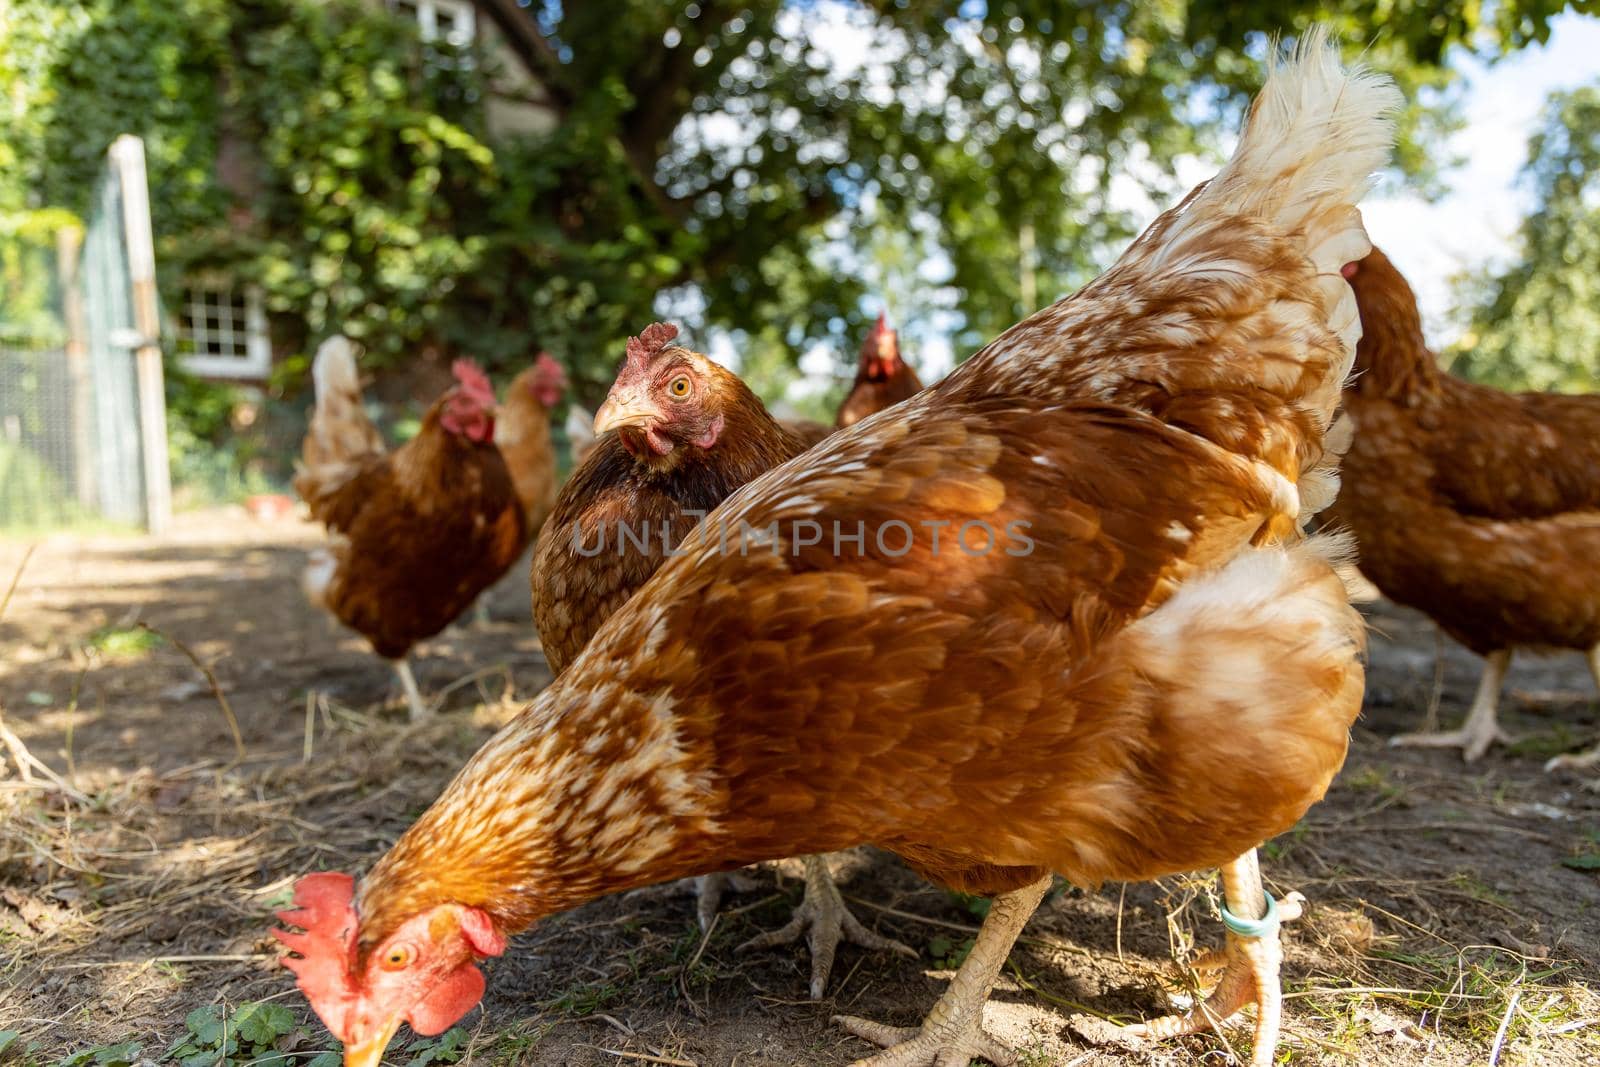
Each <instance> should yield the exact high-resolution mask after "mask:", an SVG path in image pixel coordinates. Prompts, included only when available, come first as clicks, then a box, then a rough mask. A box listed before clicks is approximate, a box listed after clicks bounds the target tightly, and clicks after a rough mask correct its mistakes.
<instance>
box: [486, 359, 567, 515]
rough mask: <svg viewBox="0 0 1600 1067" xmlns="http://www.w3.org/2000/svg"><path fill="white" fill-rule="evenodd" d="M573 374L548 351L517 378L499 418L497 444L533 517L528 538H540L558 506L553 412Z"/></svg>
mask: <svg viewBox="0 0 1600 1067" xmlns="http://www.w3.org/2000/svg"><path fill="white" fill-rule="evenodd" d="M566 388H567V372H566V370H565V369H564V368H563V367H562V366H561V364H559V363H557V362H556V361H555V359H554V358H552V357H551V355H550V353H548V352H540V353H539V356H538V358H537V359H535V360H534V361H533V366H531V367H529V368H527V369H526V370H524V371H523V372H522V373H520V374H518V375H517V376H516V377H515V378H513V379H512V380H511V387H510V388H509V389H507V390H506V402H505V403H504V404H502V405H500V409H499V411H498V412H497V413H496V417H495V422H494V443H495V446H496V447H497V448H499V449H500V455H501V456H503V457H504V458H505V461H506V469H507V470H509V471H510V472H511V484H512V485H513V486H514V487H515V488H516V491H517V499H518V500H520V501H522V511H523V514H524V515H525V516H526V518H527V527H528V536H529V537H537V536H538V534H539V530H540V528H542V527H543V526H544V520H545V519H546V517H548V516H549V514H550V511H551V509H552V508H554V507H555V506H556V488H557V481H556V450H555V444H554V443H553V442H552V441H551V440H550V416H551V413H552V412H554V411H555V408H556V405H557V404H559V403H560V402H561V394H562V393H564V392H566Z"/></svg>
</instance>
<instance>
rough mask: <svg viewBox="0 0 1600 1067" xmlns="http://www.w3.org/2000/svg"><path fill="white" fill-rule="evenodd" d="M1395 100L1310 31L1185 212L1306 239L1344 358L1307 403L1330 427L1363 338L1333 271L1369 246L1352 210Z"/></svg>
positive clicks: (1380, 156) (1384, 150)
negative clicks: (1241, 219) (1241, 220)
mask: <svg viewBox="0 0 1600 1067" xmlns="http://www.w3.org/2000/svg"><path fill="white" fill-rule="evenodd" d="M1402 103H1403V99H1402V97H1401V95H1400V90H1399V89H1397V88H1396V87H1395V85H1394V82H1393V81H1391V80H1390V79H1389V78H1387V77H1385V76H1383V75H1381V74H1377V73H1375V72H1373V71H1370V70H1367V69H1366V68H1364V67H1351V68H1349V69H1346V68H1345V67H1344V66H1343V65H1342V64H1341V63H1340V61H1339V51H1338V48H1337V47H1336V46H1335V45H1334V44H1333V43H1332V42H1330V41H1329V39H1328V32H1327V30H1326V29H1325V28H1323V27H1315V28H1313V29H1312V30H1310V31H1309V32H1308V33H1307V34H1306V35H1305V36H1304V37H1302V38H1301V40H1300V44H1299V47H1298V48H1296V49H1295V52H1294V56H1293V57H1292V58H1290V59H1288V60H1282V61H1279V62H1278V63H1276V64H1275V65H1274V66H1273V69H1272V71H1271V72H1270V73H1269V74H1268V76H1267V82H1266V85H1264V86H1263V87H1262V89H1261V93H1260V95H1259V96H1257V97H1256V99H1255V103H1254V104H1253V105H1252V106H1251V108H1250V117H1249V120H1248V122H1247V123H1246V124H1245V130H1244V135H1243V136H1242V137H1241V138H1240V140H1239V147H1238V148H1237V149H1236V150H1235V151H1234V154H1233V158H1232V159H1230V160H1229V161H1228V164H1227V166H1225V167H1223V168H1222V171H1221V172H1220V173H1219V174H1218V175H1217V176H1216V177H1215V178H1214V179H1212V180H1211V182H1210V183H1209V184H1208V185H1207V186H1206V187H1205V189H1204V190H1202V191H1201V192H1200V194H1199V195H1198V196H1196V197H1195V198H1194V201H1193V203H1192V204H1191V205H1190V207H1189V210H1188V212H1187V213H1186V214H1187V215H1188V216H1189V217H1191V218H1193V217H1195V216H1200V215H1211V214H1213V213H1215V212H1230V213H1239V214H1245V215H1251V216H1254V217H1257V218H1260V219H1263V220H1266V221H1267V222H1268V223H1269V224H1270V225H1271V226H1272V228H1274V229H1276V230H1278V231H1280V232H1285V233H1299V234H1302V235H1303V236H1304V239H1305V245H1306V254H1307V256H1308V257H1309V258H1310V259H1311V262H1312V264H1313V265H1314V266H1315V267H1316V270H1317V288H1318V292H1319V293H1320V295H1321V296H1322V304H1323V310H1324V312H1325V314H1326V315H1327V322H1328V326H1329V328H1330V329H1332V330H1333V331H1334V333H1336V334H1337V335H1338V337H1339V340H1340V342H1341V343H1342V344H1343V345H1344V347H1345V349H1346V352H1347V355H1348V358H1347V359H1346V361H1345V364H1344V366H1342V367H1340V368H1339V373H1338V374H1337V375H1335V376H1332V377H1330V378H1329V379H1328V380H1327V381H1325V382H1323V383H1322V384H1321V388H1320V389H1318V390H1316V391H1315V392H1314V393H1313V394H1312V395H1311V396H1309V397H1308V398H1307V399H1308V400H1309V401H1310V402H1311V405H1312V406H1313V408H1315V409H1316V410H1317V411H1318V412H1320V413H1321V414H1322V415H1323V416H1324V417H1325V418H1326V419H1327V420H1329V421H1331V420H1332V418H1333V414H1334V412H1335V410H1337V408H1338V403H1339V394H1340V391H1341V390H1342V389H1343V387H1344V380H1345V378H1346V377H1347V376H1348V374H1349V373H1350V367H1351V366H1352V365H1353V364H1354V361H1355V348H1356V342H1357V341H1359V340H1360V339H1361V315H1360V312H1359V311H1358V309H1357V308H1356V300H1355V293H1354V292H1353V291H1351V289H1350V285H1349V283H1348V282H1346V281H1345V279H1344V277H1343V275H1342V274H1341V273H1340V271H1341V270H1342V268H1343V267H1344V266H1345V264H1347V263H1352V262H1355V261H1357V260H1360V259H1363V258H1365V256H1366V255H1367V253H1368V252H1370V251H1371V250H1372V243H1371V241H1369V240H1368V238H1367V233H1366V229H1365V228H1364V227H1363V226H1362V224H1361V213H1360V211H1359V210H1357V208H1356V204H1357V203H1359V202H1360V200H1361V198H1362V197H1363V196H1365V195H1366V193H1367V192H1368V191H1369V190H1370V189H1371V188H1372V184H1373V181H1374V180H1375V175H1376V172H1377V171H1378V170H1379V169H1380V168H1381V167H1383V166H1384V165H1385V164H1386V163H1387V162H1388V160H1389V153H1390V151H1391V149H1392V147H1393V145H1394V115H1395V113H1396V112H1397V111H1398V110H1399V109H1400V106H1401V104H1402Z"/></svg>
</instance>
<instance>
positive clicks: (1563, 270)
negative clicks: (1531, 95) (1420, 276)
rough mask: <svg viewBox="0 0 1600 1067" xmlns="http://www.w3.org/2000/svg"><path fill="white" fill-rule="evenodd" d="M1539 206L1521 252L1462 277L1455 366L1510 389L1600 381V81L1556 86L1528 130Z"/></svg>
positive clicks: (1529, 173) (1520, 242) (1565, 387)
mask: <svg viewBox="0 0 1600 1067" xmlns="http://www.w3.org/2000/svg"><path fill="white" fill-rule="evenodd" d="M1523 180H1524V181H1525V182H1526V183H1527V184H1528V185H1529V186H1531V187H1532V193H1533V199H1534V209H1533V211H1532V213H1531V214H1529V215H1528V217H1527V218H1526V219H1524V220H1523V222H1522V226H1521V229H1520V230H1519V232H1518V236H1517V251H1516V253H1515V259H1514V261H1513V262H1512V263H1511V264H1510V265H1509V266H1506V267H1504V268H1501V269H1489V270H1485V271H1479V272H1477V273H1475V274H1470V275H1468V276H1467V277H1465V278H1463V279H1461V281H1460V283H1459V285H1458V294H1459V297H1460V303H1461V305H1462V306H1464V307H1468V308H1471V309H1472V310H1471V312H1470V313H1469V320H1468V321H1469V324H1470V325H1469V328H1468V329H1467V331H1466V332H1465V333H1464V334H1463V335H1462V337H1461V339H1460V340H1459V341H1458V342H1457V344H1456V347H1455V350H1454V351H1453V352H1452V353H1451V355H1452V356H1453V358H1454V363H1453V369H1455V370H1457V371H1459V372H1461V373H1464V374H1466V375H1467V376H1468V377H1472V378H1476V379H1478V380H1479V381H1484V382H1489V383H1491V384H1493V385H1498V386H1500V387H1502V388H1506V389H1555V390H1562V391H1576V392H1588V391H1593V390H1594V389H1595V388H1596V384H1597V383H1600V83H1596V84H1595V85H1591V86H1588V87H1586V88H1582V89H1577V90H1574V91H1572V92H1558V93H1554V94H1552V95H1551V97H1550V99H1549V101H1548V103H1547V104H1546V105H1545V113H1544V118H1543V121H1542V122H1541V123H1540V126H1539V129H1538V131H1537V132H1536V133H1534V135H1533V136H1532V137H1531V138H1529V140H1528V162H1527V165H1526V166H1525V167H1524V169H1523Z"/></svg>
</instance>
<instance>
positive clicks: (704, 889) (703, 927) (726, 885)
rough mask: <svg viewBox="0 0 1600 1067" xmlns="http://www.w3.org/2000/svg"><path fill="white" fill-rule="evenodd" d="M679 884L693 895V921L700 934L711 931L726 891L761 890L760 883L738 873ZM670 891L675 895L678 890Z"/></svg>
mask: <svg viewBox="0 0 1600 1067" xmlns="http://www.w3.org/2000/svg"><path fill="white" fill-rule="evenodd" d="M680 884H681V885H683V886H687V887H688V890H689V891H691V892H693V893H694V911H695V919H696V920H697V921H698V922H699V924H700V932H701V933H705V932H706V931H707V930H709V929H711V922H712V920H713V919H715V918H716V917H717V912H718V910H720V909H721V907H722V897H723V895H724V894H725V893H727V892H728V890H730V889H731V890H733V891H734V892H735V893H754V892H755V891H756V890H757V889H760V888H761V883H760V882H758V881H756V880H755V879H754V878H752V877H750V876H749V875H748V874H742V873H740V872H739V871H718V872H717V873H716V874H702V875H700V876H699V877H697V878H690V879H688V880H686V881H685V882H683V883H680ZM671 891H672V892H675V893H676V892H679V891H680V890H679V889H678V888H677V887H674V888H673V889H672V890H671Z"/></svg>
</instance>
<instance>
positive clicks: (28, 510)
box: [0, 137, 170, 533]
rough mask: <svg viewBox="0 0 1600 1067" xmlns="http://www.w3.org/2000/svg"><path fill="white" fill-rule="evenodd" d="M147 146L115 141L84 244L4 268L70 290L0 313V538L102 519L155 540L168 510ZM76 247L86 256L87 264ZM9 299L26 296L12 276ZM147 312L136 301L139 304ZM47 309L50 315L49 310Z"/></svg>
mask: <svg viewBox="0 0 1600 1067" xmlns="http://www.w3.org/2000/svg"><path fill="white" fill-rule="evenodd" d="M149 235H150V220H149V211H148V203H147V201H146V199H145V189H144V153H143V146H142V145H140V144H139V143H138V142H137V139H136V138H129V137H124V138H119V140H118V142H117V144H116V145H114V146H113V148H112V150H111V153H110V165H109V166H108V167H107V168H106V169H105V171H104V172H103V173H102V175H101V179H100V182H99V185H98V187H97V189H96V195H95V202H94V205H93V207H92V209H91V211H90V215H89V222H88V226H87V229H86V230H85V232H84V235H83V239H82V243H81V246H80V244H79V241H78V239H77V236H76V234H75V232H72V231H67V232H64V233H63V234H62V235H60V236H61V237H62V239H61V240H60V241H58V242H57V245H56V248H55V250H54V251H55V255H54V256H53V257H51V259H54V260H55V261H54V262H50V261H49V260H47V259H45V258H44V257H42V256H40V255H37V254H36V253H37V252H38V251H39V249H37V248H35V249H33V250H32V251H31V252H30V254H29V255H28V256H27V257H9V258H7V262H11V261H15V262H16V263H18V264H19V266H20V267H21V268H22V269H21V270H20V272H19V276H20V281H23V282H28V281H31V282H34V283H37V281H38V279H39V278H40V276H41V275H42V274H43V273H44V272H49V273H50V274H53V275H55V276H57V277H58V278H60V279H62V280H63V284H60V285H59V286H54V287H43V286H40V285H38V284H32V285H31V286H29V290H28V291H31V292H32V293H33V294H35V296H36V297H37V295H38V294H40V293H43V292H45V291H46V289H47V288H50V289H53V290H54V291H53V292H52V293H51V296H50V299H49V300H48V301H41V300H39V299H35V300H33V301H32V305H33V306H30V307H29V308H27V309H26V314H25V315H24V314H23V313H22V312H21V311H20V310H18V311H13V309H12V308H4V309H0V327H3V329H0V533H16V532H18V531H29V530H35V529H50V528H54V527H60V526H65V525H71V524H75V523H78V522H81V521H84V520H86V519H92V518H99V519H105V520H109V521H111V522H113V523H119V524H128V525H134V524H143V525H145V526H147V527H149V528H151V529H159V527H160V526H161V524H162V523H163V521H164V519H165V515H166V512H167V509H168V508H169V507H170V496H169V493H168V489H167V485H166V477H167V474H166V469H167V461H166V440H165V437H166V430H165V421H166V420H165V411H164V409H163V406H162V399H161V394H162V385H161V371H160V363H161V357H160V350H159V348H157V343H158V339H157V338H156V336H155V332H156V331H155V326H154V323H155V311H154V302H155V294H154V265H153V262H152V261H150V254H149V243H150V242H149ZM80 250H81V255H80ZM7 282H8V284H7V286H6V291H5V293H4V294H3V295H6V296H8V298H9V297H11V296H14V295H15V293H17V292H21V291H23V290H22V286H21V285H14V284H11V279H7ZM141 302H142V303H141ZM44 304H49V305H53V306H44Z"/></svg>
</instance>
